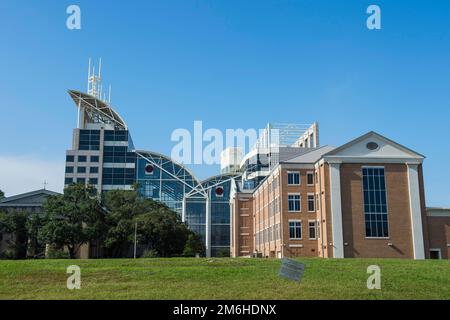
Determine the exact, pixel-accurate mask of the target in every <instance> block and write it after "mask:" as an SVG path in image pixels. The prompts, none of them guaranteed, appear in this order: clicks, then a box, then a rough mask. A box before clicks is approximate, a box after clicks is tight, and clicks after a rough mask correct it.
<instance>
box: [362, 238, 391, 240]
mask: <svg viewBox="0 0 450 320" xmlns="http://www.w3.org/2000/svg"><path fill="white" fill-rule="evenodd" d="M364 239H366V240H390V239H391V238H390V237H364Z"/></svg>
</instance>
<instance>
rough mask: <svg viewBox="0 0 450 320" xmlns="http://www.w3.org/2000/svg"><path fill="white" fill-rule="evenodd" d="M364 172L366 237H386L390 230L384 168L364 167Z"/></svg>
mask: <svg viewBox="0 0 450 320" xmlns="http://www.w3.org/2000/svg"><path fill="white" fill-rule="evenodd" d="M362 173H363V193H364V217H365V222H366V237H369V238H386V237H388V236H389V231H388V214H387V201H386V183H385V176H384V168H382V167H363V169H362Z"/></svg>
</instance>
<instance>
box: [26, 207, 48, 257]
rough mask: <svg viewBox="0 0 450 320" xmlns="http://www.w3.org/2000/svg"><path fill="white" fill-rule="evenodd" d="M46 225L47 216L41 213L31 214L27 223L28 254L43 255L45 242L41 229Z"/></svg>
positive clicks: (32, 255)
mask: <svg viewBox="0 0 450 320" xmlns="http://www.w3.org/2000/svg"><path fill="white" fill-rule="evenodd" d="M44 225H45V217H44V216H43V215H42V214H40V213H32V214H29V216H28V219H27V222H26V224H25V226H26V231H27V235H28V256H29V257H30V258H38V257H43V256H44V254H45V242H44V241H43V239H42V237H41V236H40V230H41V229H42V228H43V227H44Z"/></svg>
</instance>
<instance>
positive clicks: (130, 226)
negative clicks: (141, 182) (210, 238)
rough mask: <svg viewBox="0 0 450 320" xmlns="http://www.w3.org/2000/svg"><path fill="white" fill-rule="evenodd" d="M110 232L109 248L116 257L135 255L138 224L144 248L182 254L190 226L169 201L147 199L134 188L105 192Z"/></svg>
mask: <svg viewBox="0 0 450 320" xmlns="http://www.w3.org/2000/svg"><path fill="white" fill-rule="evenodd" d="M105 207H106V208H107V210H108V213H107V215H106V221H107V224H108V232H107V236H106V239H105V248H106V249H107V250H108V255H109V256H112V257H124V256H130V255H131V252H132V250H131V248H132V246H133V242H134V231H135V226H136V224H137V242H138V245H139V248H140V249H141V250H144V251H150V250H151V251H152V252H157V253H158V255H160V256H170V255H181V254H182V253H183V249H184V246H185V243H186V240H187V239H188V235H189V230H188V229H187V227H186V225H185V224H184V223H183V222H182V221H181V219H180V217H179V215H178V214H177V213H176V212H174V211H173V210H171V209H170V208H169V207H167V206H166V205H165V204H163V203H161V202H158V201H154V200H152V199H144V198H142V197H141V196H140V195H139V192H138V191H137V188H134V190H112V191H109V192H108V193H107V194H106V196H105Z"/></svg>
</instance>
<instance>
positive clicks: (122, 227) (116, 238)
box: [104, 190, 148, 257]
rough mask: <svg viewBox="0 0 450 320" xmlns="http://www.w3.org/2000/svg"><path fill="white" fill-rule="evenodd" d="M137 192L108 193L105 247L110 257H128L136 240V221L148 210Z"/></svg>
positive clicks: (106, 198) (118, 191)
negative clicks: (127, 254)
mask: <svg viewBox="0 0 450 320" xmlns="http://www.w3.org/2000/svg"><path fill="white" fill-rule="evenodd" d="M145 205H146V203H144V201H143V200H142V199H141V198H140V197H139V194H138V192H137V191H136V190H111V191H108V192H107V193H106V196H105V206H106V208H107V210H108V213H107V215H106V224H107V228H108V231H107V233H106V238H105V240H104V246H105V248H106V251H107V256H109V257H123V256H124V255H126V252H127V251H128V249H129V247H130V245H132V243H133V239H134V219H135V217H136V216H137V215H139V214H142V213H144V212H146V211H147V210H148V208H146V207H145Z"/></svg>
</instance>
